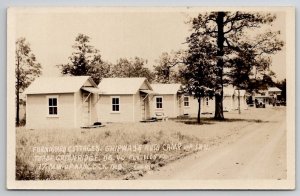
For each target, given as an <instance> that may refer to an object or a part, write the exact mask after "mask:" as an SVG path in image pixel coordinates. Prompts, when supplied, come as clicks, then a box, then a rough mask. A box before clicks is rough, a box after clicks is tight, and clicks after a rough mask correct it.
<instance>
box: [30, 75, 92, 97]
mask: <svg viewBox="0 0 300 196" xmlns="http://www.w3.org/2000/svg"><path fill="white" fill-rule="evenodd" d="M83 86H89V87H97V85H96V84H95V83H94V81H93V80H92V79H91V78H90V76H63V77H39V78H36V79H35V80H34V81H33V82H32V83H31V85H30V86H29V87H28V88H27V89H26V90H25V92H24V93H25V94H50V93H73V92H76V91H79V90H80V88H81V87H83Z"/></svg>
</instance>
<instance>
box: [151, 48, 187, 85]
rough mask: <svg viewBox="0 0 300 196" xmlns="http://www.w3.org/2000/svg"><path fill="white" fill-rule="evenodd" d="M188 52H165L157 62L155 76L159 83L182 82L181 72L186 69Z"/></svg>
mask: <svg viewBox="0 0 300 196" xmlns="http://www.w3.org/2000/svg"><path fill="white" fill-rule="evenodd" d="M185 58H186V51H183V50H181V51H177V52H174V51H172V52H171V53H167V52H163V53H162V54H161V55H160V57H159V59H157V60H156V61H155V63H156V65H154V75H155V78H154V80H155V82H157V83H163V84H167V83H180V82H183V81H182V77H181V76H182V75H181V72H183V69H184V63H185Z"/></svg>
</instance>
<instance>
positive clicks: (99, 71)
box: [58, 34, 111, 84]
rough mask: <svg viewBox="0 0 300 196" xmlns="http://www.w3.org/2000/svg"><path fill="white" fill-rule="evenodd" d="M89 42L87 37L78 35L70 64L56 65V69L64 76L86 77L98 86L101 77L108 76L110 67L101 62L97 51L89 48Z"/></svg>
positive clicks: (91, 47)
mask: <svg viewBox="0 0 300 196" xmlns="http://www.w3.org/2000/svg"><path fill="white" fill-rule="evenodd" d="M89 42H90V37H89V36H87V35H84V34H78V36H77V37H76V38H75V44H74V45H73V46H72V48H73V49H74V52H73V53H72V55H71V56H70V57H69V60H70V62H69V63H67V64H61V65H58V67H59V68H60V69H61V73H62V74H64V75H73V76H82V75H83V76H84V75H88V76H91V77H92V78H93V80H94V81H95V82H96V83H97V84H98V83H99V82H100V81H101V79H102V78H103V77H108V76H109V74H110V69H111V65H110V64H109V63H106V62H103V61H102V58H101V54H100V52H99V50H98V49H95V48H94V47H93V46H91V45H90V44H89Z"/></svg>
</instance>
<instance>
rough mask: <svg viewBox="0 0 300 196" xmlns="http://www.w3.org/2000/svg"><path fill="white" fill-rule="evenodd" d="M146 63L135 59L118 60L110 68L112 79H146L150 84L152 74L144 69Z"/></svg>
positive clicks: (137, 58)
mask: <svg viewBox="0 0 300 196" xmlns="http://www.w3.org/2000/svg"><path fill="white" fill-rule="evenodd" d="M146 64H147V61H146V60H144V59H142V58H139V57H135V58H134V59H126V58H120V59H119V60H118V62H117V63H116V64H115V65H114V66H113V67H112V70H111V75H112V77H120V78H124V77H129V78H132V77H146V78H147V79H148V80H149V81H150V82H151V81H152V80H153V73H152V72H151V70H150V69H149V68H147V67H145V66H146Z"/></svg>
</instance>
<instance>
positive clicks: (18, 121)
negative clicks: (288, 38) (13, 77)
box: [16, 58, 20, 127]
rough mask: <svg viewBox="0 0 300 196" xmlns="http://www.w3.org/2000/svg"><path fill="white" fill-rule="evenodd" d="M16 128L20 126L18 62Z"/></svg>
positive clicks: (18, 63) (18, 68)
mask: <svg viewBox="0 0 300 196" xmlns="http://www.w3.org/2000/svg"><path fill="white" fill-rule="evenodd" d="M16 126H17V127H18V126H20V60H19V58H18V62H17V81H16Z"/></svg>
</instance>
